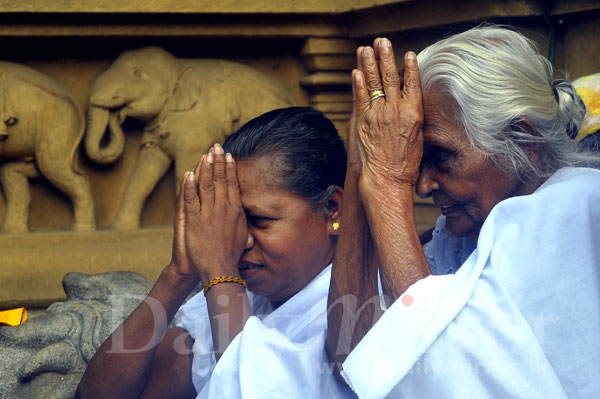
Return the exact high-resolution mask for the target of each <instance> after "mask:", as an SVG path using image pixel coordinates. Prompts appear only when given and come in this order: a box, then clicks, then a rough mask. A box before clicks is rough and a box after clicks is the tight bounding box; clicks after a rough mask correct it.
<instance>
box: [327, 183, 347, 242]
mask: <svg viewBox="0 0 600 399" xmlns="http://www.w3.org/2000/svg"><path fill="white" fill-rule="evenodd" d="M328 191H329V199H328V200H327V209H326V216H327V233H328V234H329V235H333V236H337V235H339V234H340V219H341V216H342V201H343V196H344V190H343V189H342V188H341V187H340V186H329V188H328Z"/></svg>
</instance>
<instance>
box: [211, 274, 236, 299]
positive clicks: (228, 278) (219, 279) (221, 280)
mask: <svg viewBox="0 0 600 399" xmlns="http://www.w3.org/2000/svg"><path fill="white" fill-rule="evenodd" d="M219 283H238V284H241V285H243V286H244V288H246V282H245V281H244V280H243V279H241V278H239V277H234V276H221V277H216V278H213V279H212V280H210V281H209V282H208V284H206V285H205V286H204V295H206V293H207V292H208V290H210V289H211V288H212V287H213V286H214V285H217V284H219Z"/></svg>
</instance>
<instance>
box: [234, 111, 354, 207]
mask: <svg viewBox="0 0 600 399" xmlns="http://www.w3.org/2000/svg"><path fill="white" fill-rule="evenodd" d="M223 148H224V150H225V151H226V152H230V153H231V155H233V157H234V158H235V159H236V160H247V159H252V158H261V157H265V156H268V157H269V158H270V160H271V171H272V173H273V176H274V177H275V178H276V179H277V180H276V181H277V185H278V187H280V188H282V189H284V190H287V191H290V192H292V193H294V194H297V195H299V196H301V197H302V198H304V199H305V200H306V201H308V202H309V203H310V204H312V206H313V208H314V209H315V210H319V209H323V208H324V207H326V205H327V201H328V200H329V197H330V195H331V192H332V189H333V187H332V186H340V187H343V185H344V179H345V176H346V149H345V148H344V143H343V141H342V139H341V137H340V136H339V135H338V132H337V130H336V128H335V126H333V123H331V121H330V120H329V119H327V118H326V117H325V116H324V115H323V114H322V113H321V112H319V111H317V110H316V109H314V108H310V107H289V108H282V109H276V110H273V111H270V112H267V113H265V114H262V115H260V116H258V117H257V118H254V119H252V120H251V121H249V122H248V123H246V124H245V125H244V126H242V127H241V128H240V129H239V130H238V131H237V132H235V133H234V134H232V135H231V136H229V137H228V138H227V140H225V143H224V144H223Z"/></svg>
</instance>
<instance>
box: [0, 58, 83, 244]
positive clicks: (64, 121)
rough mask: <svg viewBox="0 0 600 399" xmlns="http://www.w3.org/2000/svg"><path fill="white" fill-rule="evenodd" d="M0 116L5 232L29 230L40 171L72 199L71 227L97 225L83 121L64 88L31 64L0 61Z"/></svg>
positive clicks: (0, 157)
mask: <svg viewBox="0 0 600 399" xmlns="http://www.w3.org/2000/svg"><path fill="white" fill-rule="evenodd" d="M0 117H1V118H2V119H1V120H0V183H1V184H2V188H3V190H4V195H5V196H6V208H5V215H4V223H3V225H2V232H4V233H21V232H26V231H28V227H27V224H28V216H29V202H30V192H29V182H28V179H29V178H34V177H38V176H40V174H42V175H44V176H45V177H46V178H47V179H48V180H49V181H50V182H51V183H52V184H54V185H55V186H56V187H57V188H58V189H60V190H61V191H63V192H64V193H65V194H66V195H67V196H68V197H69V198H70V199H71V201H72V202H73V208H74V211H75V218H74V223H73V229H74V230H80V231H81V230H93V229H94V228H95V221H94V205H93V201H92V195H91V191H90V184H89V181H88V178H87V176H86V175H84V174H83V172H82V171H81V170H79V168H78V167H77V154H78V149H79V144H80V142H81V139H82V137H83V133H84V129H85V123H84V120H83V117H82V115H81V112H80V111H79V110H78V108H77V106H76V105H75V102H74V101H73V99H72V98H71V96H70V95H69V93H68V92H67V91H66V89H65V88H64V87H62V86H61V85H60V84H59V83H58V82H57V81H56V80H54V79H53V78H51V77H49V76H47V75H45V74H43V73H41V72H38V71H36V70H34V69H32V68H29V67H26V66H24V65H20V64H15V63H12V62H0Z"/></svg>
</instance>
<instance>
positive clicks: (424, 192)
mask: <svg viewBox="0 0 600 399" xmlns="http://www.w3.org/2000/svg"><path fill="white" fill-rule="evenodd" d="M432 174H433V173H432V171H431V167H429V166H423V165H421V169H420V170H419V178H418V179H417V184H416V186H415V191H416V193H417V195H418V196H419V197H421V198H427V197H430V196H431V193H432V192H433V190H438V189H439V186H438V184H437V182H436V181H435V179H434V178H433V176H432Z"/></svg>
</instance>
